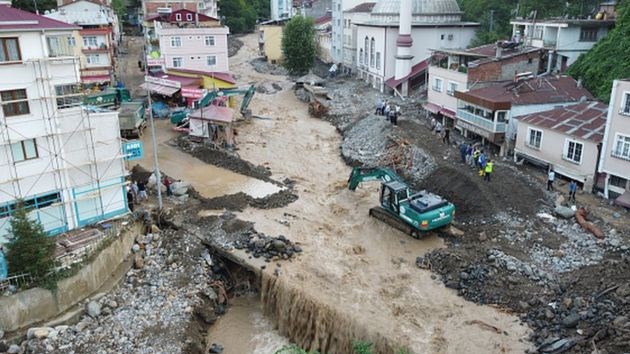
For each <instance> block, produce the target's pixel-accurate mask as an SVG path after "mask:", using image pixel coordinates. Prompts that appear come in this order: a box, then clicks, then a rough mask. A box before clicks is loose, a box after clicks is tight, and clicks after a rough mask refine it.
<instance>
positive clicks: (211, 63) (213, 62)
mask: <svg viewBox="0 0 630 354" xmlns="http://www.w3.org/2000/svg"><path fill="white" fill-rule="evenodd" d="M206 60H207V63H208V66H215V65H217V57H216V55H208V58H207V59H206Z"/></svg>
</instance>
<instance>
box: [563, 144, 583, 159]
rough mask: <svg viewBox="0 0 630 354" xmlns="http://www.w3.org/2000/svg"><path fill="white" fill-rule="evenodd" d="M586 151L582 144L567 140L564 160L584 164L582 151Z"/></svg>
mask: <svg viewBox="0 0 630 354" xmlns="http://www.w3.org/2000/svg"><path fill="white" fill-rule="evenodd" d="M583 150H584V145H583V144H582V143H578V142H577V141H574V140H568V139H567V140H566V143H565V148H564V151H565V153H564V156H563V157H564V158H565V159H566V160H569V161H571V162H574V163H577V164H579V163H582V151H583Z"/></svg>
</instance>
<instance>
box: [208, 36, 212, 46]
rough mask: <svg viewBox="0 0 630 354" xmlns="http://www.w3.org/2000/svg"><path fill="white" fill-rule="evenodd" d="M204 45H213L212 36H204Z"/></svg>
mask: <svg viewBox="0 0 630 354" xmlns="http://www.w3.org/2000/svg"><path fill="white" fill-rule="evenodd" d="M206 45H209V46H213V45H214V36H206Z"/></svg>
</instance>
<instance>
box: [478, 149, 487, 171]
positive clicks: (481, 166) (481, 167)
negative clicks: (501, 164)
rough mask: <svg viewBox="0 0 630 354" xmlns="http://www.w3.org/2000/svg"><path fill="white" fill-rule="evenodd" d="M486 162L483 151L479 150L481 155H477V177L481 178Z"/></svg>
mask: <svg viewBox="0 0 630 354" xmlns="http://www.w3.org/2000/svg"><path fill="white" fill-rule="evenodd" d="M486 162H487V160H486V154H485V153H484V151H483V150H481V153H480V154H479V176H483V173H484V171H485V169H486Z"/></svg>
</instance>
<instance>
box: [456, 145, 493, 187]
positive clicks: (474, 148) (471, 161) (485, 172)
mask: <svg viewBox="0 0 630 354" xmlns="http://www.w3.org/2000/svg"><path fill="white" fill-rule="evenodd" d="M459 154H460V157H461V160H462V163H464V164H466V165H467V166H470V167H471V168H475V169H477V170H478V171H479V176H483V179H484V180H486V181H488V182H490V177H491V176H492V172H493V171H494V160H492V159H488V156H486V153H485V151H484V150H483V149H481V147H479V145H478V144H467V143H462V144H461V145H460V146H459Z"/></svg>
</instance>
